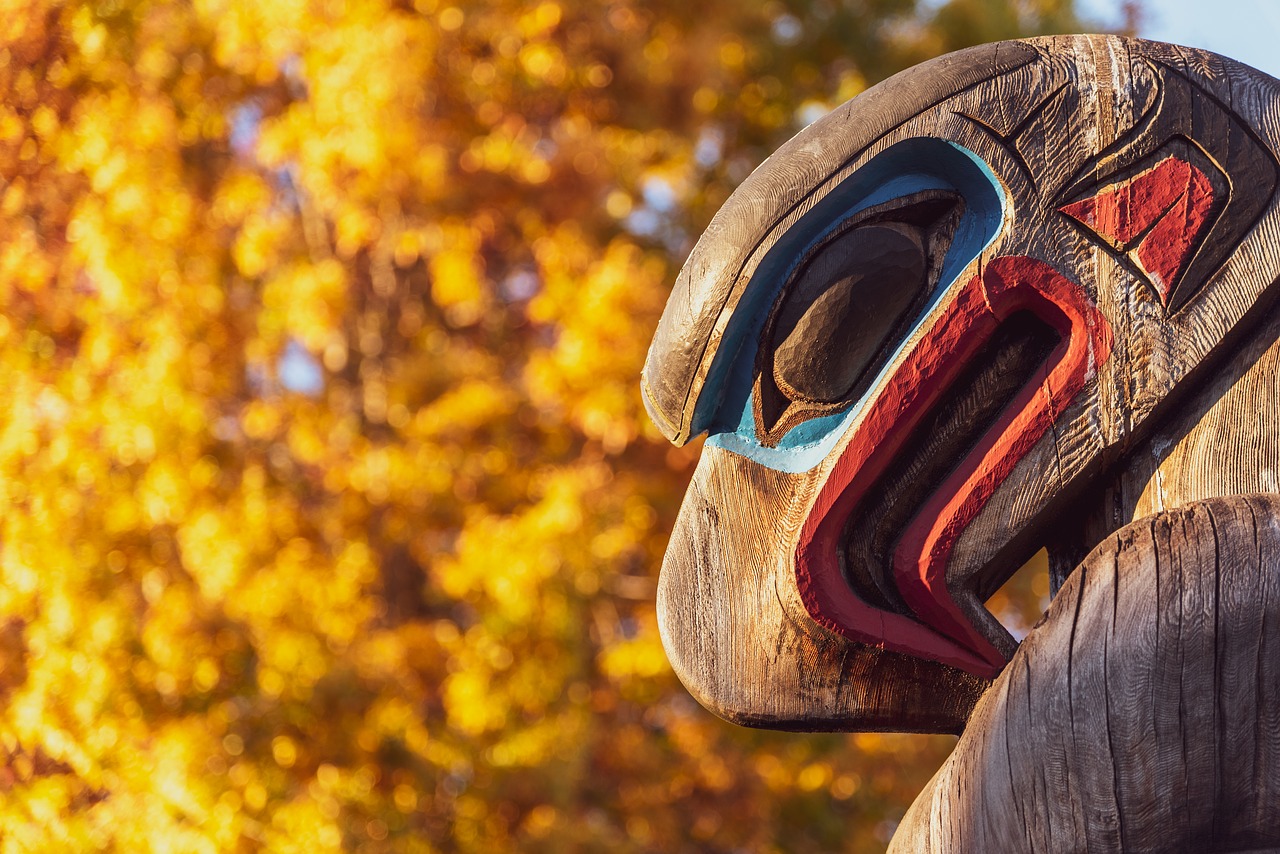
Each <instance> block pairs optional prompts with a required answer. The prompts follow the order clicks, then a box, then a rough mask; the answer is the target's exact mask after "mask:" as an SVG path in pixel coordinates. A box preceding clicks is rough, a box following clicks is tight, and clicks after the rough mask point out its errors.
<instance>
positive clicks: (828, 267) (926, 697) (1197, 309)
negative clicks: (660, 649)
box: [643, 36, 1280, 732]
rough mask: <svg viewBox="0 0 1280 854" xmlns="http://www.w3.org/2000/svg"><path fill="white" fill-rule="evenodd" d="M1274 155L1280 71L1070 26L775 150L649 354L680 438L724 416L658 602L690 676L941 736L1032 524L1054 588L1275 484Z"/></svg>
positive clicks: (1010, 649) (691, 274)
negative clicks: (1123, 536)
mask: <svg viewBox="0 0 1280 854" xmlns="http://www.w3.org/2000/svg"><path fill="white" fill-rule="evenodd" d="M1278 151H1280V82H1277V81H1275V80H1273V79H1271V78H1269V77H1267V76H1265V75H1262V74H1259V73H1258V72H1255V71H1253V70H1251V69H1248V68H1246V67H1244V66H1242V65H1239V64H1238V63H1234V62H1232V61H1230V60H1226V59H1223V58H1221V57H1217V56H1214V55H1212V54H1209V53H1206V52H1203V51H1196V50H1191V49H1186V48H1177V47H1173V46H1170V45H1161V44H1156V43H1151V42H1143V41H1137V40H1128V39H1121V38H1113V37H1101V36H1077V37H1057V38H1047V39H1032V40H1028V41H1025V42H1017V43H1009V42H1006V43H1001V44H998V45H988V46H985V47H983V48H975V49H973V50H972V51H962V52H960V53H958V54H954V55H951V56H948V57H943V58H942V59H939V60H936V61H934V62H932V63H926V64H925V65H923V66H920V67H918V68H917V69H913V70H911V71H908V72H905V73H904V74H903V75H900V76H899V77H897V78H894V79H892V80H890V81H886V83H884V84H881V86H880V87H876V88H875V89H874V90H871V91H869V92H868V93H866V94H864V95H863V96H860V97H859V98H856V99H854V100H853V101H851V102H850V103H849V104H847V105H845V106H844V107H842V108H840V109H839V110H837V111H836V112H834V113H833V114H831V115H830V116H828V117H827V118H825V119H823V120H821V121H819V122H817V123H815V124H814V125H813V126H811V127H810V128H808V129H806V130H805V131H804V132H802V133H801V134H800V135H799V136H797V137H796V139H794V140H792V142H790V143H788V144H787V145H786V146H784V148H783V149H781V150H780V151H779V152H778V153H777V154H776V155H775V156H774V157H773V158H771V159H770V160H769V161H767V162H766V163H765V164H763V165H762V166H761V167H760V169H758V170H757V171H756V172H755V173H754V174H753V175H752V177H751V178H750V179H749V180H748V182H747V183H746V184H744V185H743V187H742V188H740V190H739V191H738V192H737V193H736V194H735V195H734V197H733V198H732V199H730V201H729V202H728V203H726V205H725V207H724V208H723V209H722V210H721V212H720V213H719V214H718V215H717V216H716V218H715V220H714V221H713V223H712V225H711V226H710V227H709V229H708V231H707V233H706V234H705V235H704V236H703V238H702V240H701V241H700V242H699V244H698V247H697V248H696V249H695V251H694V253H693V255H692V256H691V257H690V259H689V262H688V263H687V264H686V266H685V269H684V270H683V271H682V273H681V276H680V279H679V281H678V282H677V284H676V288H675V291H674V292H673V295H672V299H671V302H670V303H669V304H668V308H667V311H666V313H665V314H664V316H663V320H662V323H661V325H660V327H659V330H658V333H657V335H656V336H655V340H654V344H653V347H652V348H651V350H650V356H649V361H648V363H647V365H646V369H645V375H644V383H643V385H644V394H645V402H646V405H647V406H648V407H649V409H650V411H651V413H653V415H654V417H655V421H656V422H657V423H658V424H659V426H660V427H661V428H662V429H663V430H664V431H665V432H666V433H667V435H668V436H669V437H671V438H672V439H673V440H675V441H677V442H684V441H687V440H688V439H689V438H690V437H691V436H693V435H696V434H698V433H699V432H704V431H705V432H708V433H710V434H711V436H710V438H709V440H708V443H707V447H706V449H705V451H704V454H703V458H702V461H701V463H700V464H699V467H698V470H697V473H696V474H695V477H694V482H693V484H692V485H691V487H690V491H689V494H688V496H687V497H686V501H685V505H684V507H683V509H682V511H681V514H680V518H679V520H678V522H677V526H676V529H675V531H674V532H673V536H672V540H671V545H670V547H669V549H668V553H667V557H666V560H665V563H664V566H663V571H662V576H661V581H660V584H659V594H658V599H659V601H658V608H659V621H660V626H661V629H662V633H663V640H664V645H665V646H666V648H667V650H668V654H669V656H670V658H671V660H672V663H673V665H674V667H675V669H676V671H677V673H678V674H679V675H680V677H681V679H682V680H683V681H684V682H685V684H686V685H687V686H688V687H689V689H690V691H691V692H692V693H693V694H694V695H695V696H697V697H698V699H699V700H700V701H701V702H703V703H704V704H705V705H707V706H708V707H709V708H711V709H712V710H714V711H716V712H717V713H718V714H721V715H722V716H724V717H727V718H729V719H731V720H735V721H738V722H740V723H748V724H752V725H759V726H772V727H779V728H791V729H816V728H840V729H900V730H933V731H951V732H957V731H959V730H960V729H962V728H963V727H964V725H965V722H966V720H967V718H968V714H969V711H970V709H971V708H972V707H973V703H974V702H975V700H976V698H977V697H978V696H979V694H980V693H981V692H982V690H983V688H984V687H985V686H986V685H987V684H989V680H990V679H991V678H993V677H994V676H995V675H996V674H997V673H999V672H1000V670H1001V669H1002V668H1003V667H1004V664H1005V662H1006V661H1007V660H1008V659H1009V658H1010V657H1011V656H1013V655H1014V654H1015V650H1016V648H1017V644H1016V642H1015V641H1014V639H1013V638H1012V637H1010V636H1009V634H1008V633H1007V632H1006V631H1005V629H1004V628H1003V627H1002V626H1001V625H1000V623H999V622H998V620H997V619H996V618H995V617H994V616H993V615H991V614H990V613H988V612H987V610H986V608H985V607H984V604H983V603H984V602H985V600H986V599H987V598H988V597H989V596H990V594H991V593H992V592H993V591H994V590H996V589H997V588H998V587H999V586H1000V585H1001V584H1002V583H1003V582H1004V581H1005V580H1006V579H1007V578H1008V577H1009V575H1010V574H1011V573H1012V572H1013V571H1014V570H1015V569H1016V568H1017V567H1018V566H1020V565H1021V564H1022V562H1023V561H1024V560H1025V559H1026V558H1027V557H1028V556H1030V555H1031V554H1032V553H1033V552H1034V551H1035V550H1036V549H1038V548H1040V547H1042V546H1047V547H1048V548H1049V550H1050V556H1051V564H1052V566H1053V567H1054V571H1055V574H1056V576H1057V580H1058V581H1061V579H1062V578H1063V577H1065V575H1066V574H1067V572H1068V571H1069V570H1070V569H1071V568H1072V567H1074V566H1075V564H1076V563H1077V562H1078V561H1079V560H1080V559H1081V558H1082V557H1083V555H1084V554H1085V553H1087V552H1088V551H1089V550H1090V549H1091V548H1092V547H1093V546H1094V545H1095V544H1096V543H1098V542H1099V541H1101V540H1102V539H1103V538H1104V537H1106V536H1107V535H1108V534H1109V533H1110V532H1112V531H1115V530H1116V529H1117V528H1119V527H1120V526H1122V525H1124V524H1126V523H1128V522H1130V521H1132V520H1133V519H1135V518H1138V517H1139V516H1142V515H1145V514H1147V513H1150V512H1153V511H1155V510H1159V509H1162V508H1164V507H1171V506H1176V504H1178V503H1181V502H1182V501H1186V500H1195V499H1200V498H1209V497H1212V496H1215V495H1225V494H1232V493H1238V492H1243V491H1249V492H1254V491H1266V490H1275V489H1276V488H1277V484H1276V472H1277V471H1280V461H1277V458H1276V452H1277V450H1280V439H1277V437H1276V436H1275V435H1274V427H1273V423H1272V421H1270V420H1267V418H1266V417H1263V418H1259V417H1258V416H1257V415H1256V414H1255V413H1251V411H1250V407H1251V406H1254V405H1256V407H1257V408H1256V412H1261V413H1264V414H1265V415H1266V416H1270V415H1272V414H1274V413H1275V412H1277V411H1278V410H1277V409H1276V408H1275V404H1276V403H1277V402H1280V401H1277V400H1276V383H1277V374H1276V369H1275V367H1274V364H1273V363H1274V360H1272V362H1267V363H1266V364H1265V365H1264V364H1262V363H1263V362H1265V361H1266V360H1264V359H1262V358H1261V357H1262V354H1265V353H1269V352H1271V348H1272V344H1273V343H1274V342H1275V340H1276V338H1277V337H1280V324H1278V323H1277V321H1276V319H1275V315H1274V314H1273V313H1272V309H1273V307H1274V306H1275V305H1276V303H1277V296H1278V295H1280V287H1277V286H1275V283H1276V282H1277V279H1280V251H1277V250H1276V247H1277V246H1280V203H1278V202H1277V194H1276V189H1277V185H1278V184H1280V161H1278V159H1277V152H1278ZM806 342H808V343H809V344H810V348H809V349H806V347H805V344H806ZM1241 422H1243V428H1244V429H1241ZM1228 428H1229V429H1230V430H1232V431H1233V432H1232V433H1231V436H1230V438H1228V439H1223V438H1222V437H1221V435H1220V434H1221V433H1222V431H1223V430H1224V429H1228ZM1251 431H1252V432H1251ZM1210 465H1212V466H1218V467H1220V469H1221V472H1222V473H1221V474H1219V475H1209V474H1207V471H1208V469H1207V468H1205V466H1210Z"/></svg>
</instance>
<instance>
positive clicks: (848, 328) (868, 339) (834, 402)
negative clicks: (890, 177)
mask: <svg viewBox="0 0 1280 854" xmlns="http://www.w3.org/2000/svg"><path fill="white" fill-rule="evenodd" d="M963 211H964V203H963V201H962V200H961V198H960V196H959V195H958V194H956V193H954V192H951V191H945V190H925V191H923V192H921V193H917V194H916V195H914V196H909V197H905V198H901V199H896V200H894V201H893V202H889V203H887V204H885V205H882V206H879V207H877V208H873V209H869V210H868V211H866V212H864V213H862V214H859V215H858V220H857V221H855V222H849V223H847V224H846V227H845V229H844V230H843V231H841V232H839V233H837V234H836V235H835V236H833V237H831V238H829V239H827V240H826V241H825V242H823V243H821V244H819V245H818V246H817V247H815V248H814V249H813V250H811V252H810V254H809V255H808V256H807V257H805V258H804V259H802V260H801V262H800V263H799V265H797V267H796V268H795V272H793V273H792V275H791V276H790V278H789V280H788V281H787V284H786V286H785V287H784V288H783V289H782V293H781V295H780V296H779V297H778V300H777V302H775V303H774V306H773V310H772V312H771V313H770V315H769V320H768V321H767V322H766V323H765V328H764V331H763V333H762V336H761V340H760V349H759V350H758V351H757V357H756V377H755V384H754V388H753V392H754V395H753V400H754V409H755V420H756V436H757V438H758V439H759V440H760V443H761V444H763V445H766V446H774V445H777V444H778V442H779V441H781V439H782V437H783V436H784V435H785V434H786V433H787V431H789V430H791V428H793V427H795V426H797V425H798V424H800V423H802V422H804V421H806V420H808V419H810V418H815V417H817V416H820V415H826V414H828V413H832V412H836V411H838V410H840V409H842V408H844V407H846V406H848V405H849V404H850V403H851V402H852V401H853V400H854V399H856V398H857V397H858V395H859V393H860V392H861V391H862V390H863V389H865V387H866V385H867V384H868V383H869V382H870V380H871V379H872V378H873V377H874V376H875V372H876V370H877V369H878V368H879V366H880V365H882V364H883V362H884V359H885V358H886V357H887V355H888V354H889V352H890V351H891V350H892V348H893V345H895V344H896V343H897V342H898V341H899V340H901V338H902V337H903V335H904V334H905V333H906V330H907V328H908V327H909V326H910V324H911V323H912V322H913V321H914V320H915V318H916V316H917V315H918V314H919V312H920V310H921V309H922V307H923V306H924V303H925V301H926V300H927V297H928V295H929V293H930V292H931V290H932V288H933V285H934V284H935V283H936V281H937V278H938V275H939V274H940V267H941V262H942V258H943V257H944V256H945V255H946V253H947V249H948V248H949V247H950V245H951V239H952V237H953V236H954V234H955V229H956V225H957V224H958V223H959V221H960V217H961V215H962V214H963Z"/></svg>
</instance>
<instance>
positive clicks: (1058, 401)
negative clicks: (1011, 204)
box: [795, 256, 1112, 677]
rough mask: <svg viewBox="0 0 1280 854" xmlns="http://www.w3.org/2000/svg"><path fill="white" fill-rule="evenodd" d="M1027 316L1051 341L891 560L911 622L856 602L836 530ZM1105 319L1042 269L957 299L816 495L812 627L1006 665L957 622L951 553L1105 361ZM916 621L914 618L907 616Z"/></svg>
mask: <svg viewBox="0 0 1280 854" xmlns="http://www.w3.org/2000/svg"><path fill="white" fill-rule="evenodd" d="M1017 312H1030V313H1032V314H1033V315H1035V316H1036V317H1037V318H1039V319H1040V320H1041V321H1042V322H1044V323H1046V324H1047V325H1049V326H1050V327H1052V328H1053V329H1054V331H1056V332H1057V333H1058V334H1059V335H1060V336H1061V342H1060V343H1059V345H1058V346H1057V348H1056V349H1055V350H1054V351H1053V352H1052V353H1051V354H1050V356H1049V358H1048V360H1047V361H1046V363H1045V364H1044V366H1043V367H1042V368H1041V369H1040V371H1038V372H1037V374H1036V377H1035V379H1034V380H1033V381H1032V382H1030V383H1028V384H1027V385H1026V386H1024V387H1023V389H1022V391H1021V392H1020V393H1019V394H1018V395H1017V396H1016V397H1015V398H1014V400H1013V401H1011V402H1010V404H1009V405H1008V406H1007V407H1005V409H1004V410H1003V412H1002V413H1001V415H1000V416H999V417H998V418H997V419H996V421H995V422H994V423H993V424H992V425H991V427H990V428H988V430H987V431H986V433H985V434H984V435H983V437H982V438H981V440H979V442H978V444H977V446H976V447H974V449H973V450H972V451H971V452H970V453H969V454H968V455H967V456H966V457H965V458H964V460H962V461H961V462H960V464H959V465H958V466H957V468H956V469H955V470H954V471H953V472H952V474H951V475H950V476H949V477H948V478H947V479H946V480H945V481H944V482H943V484H942V485H941V486H940V487H939V488H938V489H937V490H936V491H935V492H934V493H933V494H932V495H931V496H930V497H929V498H928V499H927V500H926V501H925V503H924V505H923V506H922V507H921V508H920V509H919V511H917V512H916V513H915V515H914V517H913V521H912V522H911V523H909V524H908V526H907V528H906V530H905V531H904V532H903V534H902V537H901V539H900V540H899V541H898V544H897V547H896V548H895V549H894V552H893V556H892V576H893V581H894V584H895V586H896V587H897V589H898V591H899V592H900V593H901V596H902V598H903V600H904V601H905V602H906V604H907V606H908V607H909V608H910V609H911V611H912V612H913V613H914V616H915V618H913V617H912V616H908V615H904V614H899V613H895V612H892V611H886V610H883V609H881V608H878V607H876V606H873V605H870V604H868V603H866V602H864V601H863V600H862V599H860V598H859V597H858V596H857V595H856V594H855V592H854V591H853V589H852V587H851V586H850V585H849V583H848V581H846V579H845V578H844V575H843V573H842V571H841V556H840V549H841V541H840V540H841V533H842V532H843V531H844V529H845V526H846V524H847V523H848V521H849V518H850V516H851V515H852V514H853V513H855V512H857V510H858V508H859V506H860V504H861V502H862V501H863V499H864V497H865V496H866V494H867V493H868V491H869V490H870V489H871V488H872V486H873V485H874V484H875V483H876V481H877V479H878V478H879V477H880V476H881V475H882V474H883V473H884V472H885V469H886V468H887V467H888V465H889V464H890V463H891V462H892V461H893V459H894V458H895V456H896V455H897V454H898V452H899V451H900V450H901V448H902V446H903V445H904V444H905V442H906V441H907V439H908V437H909V436H910V435H911V434H912V432H913V431H914V430H915V428H916V427H917V426H918V425H919V424H920V423H921V421H922V419H923V418H924V417H925V416H927V415H928V414H929V413H930V411H931V410H932V409H933V407H934V406H935V405H936V404H937V403H938V402H939V401H940V399H941V398H942V397H943V396H944V395H945V394H946V392H947V391H948V389H949V388H950V387H951V386H952V384H953V382H954V381H955V380H956V378H957V377H958V376H959V375H960V373H961V372H962V371H963V370H964V369H965V367H966V366H968V365H969V363H970V362H971V361H972V359H973V358H974V356H976V355H977V354H978V353H979V352H981V351H982V349H983V347H984V345H986V344H987V342H988V341H989V340H990V339H991V337H992V335H993V334H994V333H995V331H996V329H997V328H998V327H999V326H1000V324H1001V323H1002V322H1003V321H1005V320H1006V319H1008V318H1009V317H1010V316H1012V315H1013V314H1015V313H1017ZM1111 344H1112V334H1111V328H1110V326H1109V325H1108V324H1107V321H1106V319H1105V318H1104V317H1103V316H1102V315H1101V314H1100V313H1099V312H1098V310H1097V308H1096V306H1094V305H1093V303H1092V302H1091V301H1090V300H1089V298H1088V296H1087V295H1086V294H1085V293H1084V291H1083V290H1082V289H1081V288H1080V287H1079V286H1078V285H1075V284H1073V283H1071V282H1070V281H1068V280H1067V279H1066V278H1064V277H1063V276H1062V275H1061V274H1059V273H1058V272H1057V271H1055V270H1054V269H1053V268H1052V267H1050V266H1049V265H1047V264H1045V263H1044V262H1043V261H1038V260H1035V259H1033V258H1026V257H1014V256H1010V257H1003V258H997V259H996V260H994V261H992V262H991V263H990V264H988V265H987V266H986V267H985V269H983V271H982V272H981V274H980V275H978V276H975V277H974V278H972V279H971V280H969V282H967V283H966V284H965V285H964V286H963V287H962V288H961V290H960V292H959V293H958V294H957V296H956V298H955V300H954V302H953V304H952V307H951V310H950V312H949V313H948V316H947V317H945V318H943V319H942V320H941V321H940V322H939V323H938V325H937V326H935V327H934V330H933V332H932V333H931V334H930V335H929V336H927V337H925V338H922V339H921V340H920V341H919V342H918V343H917V344H916V346H915V348H914V349H913V350H912V351H911V352H910V354H909V355H908V356H907V357H906V359H905V360H904V361H903V363H902V365H901V367H900V368H899V369H898V370H897V371H896V372H895V373H894V375H893V376H892V377H891V378H890V379H889V381H888V382H887V383H886V384H885V386H884V387H883V389H882V390H881V392H880V394H879V395H878V396H877V397H876V399H875V400H874V401H873V402H872V403H871V404H870V406H869V408H868V410H867V413H866V416H865V418H864V419H863V421H862V423H861V425H860V426H859V427H858V428H857V432H856V433H855V434H854V435H853V436H852V437H851V439H850V441H849V443H848V445H847V446H846V447H845V449H844V451H843V453H842V454H841V457H840V459H839V460H838V461H837V463H836V465H835V467H834V468H833V469H832V471H831V475H830V476H829V477H828V479H827V481H826V483H825V484H824V485H823V487H822V489H821V490H820V492H819V494H818V497H817V500H816V502H815V504H814V507H813V510H812V511H811V512H810V514H809V516H808V518H807V519H806V520H805V522H804V525H803V527H802V529H801V533H800V541H799V544H798V546H797V549H796V563H795V566H796V580H797V583H798V585H799V590H800V595H801V598H802V600H803V601H804V604H805V607H806V608H807V609H808V611H809V613H810V615H811V616H812V617H813V619H814V620H815V621H816V622H818V623H819V624H820V625H822V626H825V627H826V628H828V629H830V630H831V631H834V632H837V633H839V634H841V635H844V636H845V637H848V638H850V639H852V640H854V641H858V642H860V643H865V644H870V645H873V646H878V647H882V648H886V649H890V650H894V651H897V652H903V653H907V654H910V655H915V656H919V657H922V658H928V659H932V660H935V661H939V662H942V663H944V664H949V665H951V666H954V667H959V668H961V669H963V670H966V671H968V672H970V673H973V674H976V675H979V676H983V677H992V676H994V675H995V674H997V673H998V672H999V671H1000V669H1001V668H1002V667H1003V666H1004V664H1005V659H1004V656H1003V655H1002V654H1001V653H1000V652H998V651H997V650H996V649H995V647H993V646H992V645H991V643H990V642H989V641H988V640H987V639H986V638H985V637H983V636H982V635H981V634H980V633H979V632H978V631H977V629H975V628H974V626H973V625H972V624H971V623H970V622H969V620H968V619H967V618H965V617H964V616H963V614H962V613H961V611H960V609H959V608H958V607H957V606H956V604H955V602H954V601H953V599H952V596H951V593H950V591H949V590H948V588H947V583H946V570H947V565H948V563H949V561H950V557H951V552H952V549H953V548H954V546H955V543H956V541H957V539H958V538H959V536H960V534H961V533H962V532H963V531H964V529H965V528H966V527H967V526H968V525H969V524H970V523H971V522H972V521H973V520H974V518H975V517H976V516H977V515H978V513H979V511H981V509H982V508H983V506H984V505H985V504H986V503H987V501H988V500H990V498H991V496H992V495H993V494H994V493H995V491H996V489H997V488H998V487H999V485H1000V484H1001V483H1002V482H1003V481H1004V480H1005V478H1007V477H1008V476H1009V474H1010V473H1011V472H1012V471H1013V468H1014V466H1015V465H1017V463H1018V461H1019V460H1021V459H1022V458H1023V457H1024V456H1025V455H1026V454H1027V452H1028V451H1030V450H1031V448H1032V447H1033V446H1034V445H1035V444H1036V443H1037V442H1038V441H1040V439H1041V438H1042V437H1043V436H1044V434H1045V433H1046V432H1047V431H1048V429H1049V427H1050V426H1051V425H1052V424H1053V422H1054V420H1055V419H1056V418H1057V417H1058V415H1059V414H1061V413H1062V411H1063V410H1064V409H1066V407H1067V406H1068V405H1069V404H1070V403H1071V401H1072V399H1074V397H1075V396H1076V395H1077V394H1078V393H1079V392H1080V390H1081V389H1082V388H1083V387H1084V385H1085V383H1086V382H1087V381H1088V380H1089V379H1090V378H1091V377H1093V376H1094V375H1095V373H1096V370H1097V367H1098V366H1099V365H1101V364H1102V363H1103V362H1105V361H1106V359H1107V357H1108V356H1109V355H1110V353H1111ZM916 618H918V619H916Z"/></svg>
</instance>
